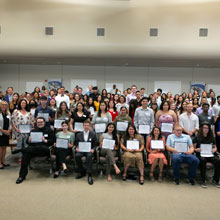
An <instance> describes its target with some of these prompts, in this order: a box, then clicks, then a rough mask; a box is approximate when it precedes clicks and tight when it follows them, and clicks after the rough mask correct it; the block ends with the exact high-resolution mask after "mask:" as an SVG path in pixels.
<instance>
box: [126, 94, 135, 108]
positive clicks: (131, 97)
mask: <svg viewBox="0 0 220 220" xmlns="http://www.w3.org/2000/svg"><path fill="white" fill-rule="evenodd" d="M132 99H136V93H131V94H129V95H127V97H126V103H127V104H128V105H129V103H130V101H131V100H132Z"/></svg>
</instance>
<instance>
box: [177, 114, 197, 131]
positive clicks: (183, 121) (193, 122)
mask: <svg viewBox="0 0 220 220" xmlns="http://www.w3.org/2000/svg"><path fill="white" fill-rule="evenodd" d="M179 123H180V125H181V126H182V127H183V128H185V129H186V130H188V131H193V130H194V129H195V128H196V129H197V130H199V118H198V116H197V115H195V114H193V113H191V115H190V117H189V116H188V115H187V112H184V113H183V114H181V115H180V117H179Z"/></svg>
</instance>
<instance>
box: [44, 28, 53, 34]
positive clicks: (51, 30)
mask: <svg viewBox="0 0 220 220" xmlns="http://www.w3.org/2000/svg"><path fill="white" fill-rule="evenodd" d="M45 35H53V27H45Z"/></svg>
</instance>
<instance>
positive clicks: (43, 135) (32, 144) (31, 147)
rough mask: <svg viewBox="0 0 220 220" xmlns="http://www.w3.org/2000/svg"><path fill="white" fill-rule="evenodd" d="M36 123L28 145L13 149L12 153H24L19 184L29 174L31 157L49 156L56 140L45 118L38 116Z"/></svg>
mask: <svg viewBox="0 0 220 220" xmlns="http://www.w3.org/2000/svg"><path fill="white" fill-rule="evenodd" d="M36 123H37V126H36V128H35V129H34V130H32V131H31V133H30V136H29V137H28V140H27V144H28V147H27V148H24V149H16V150H14V151H12V154H16V153H19V152H22V153H23V157H22V163H21V169H20V172H19V177H18V179H17V181H16V183H17V184H19V183H22V182H23V181H24V180H25V178H26V176H27V174H28V164H29V163H30V160H31V158H33V157H43V156H49V155H50V150H49V147H50V146H51V145H53V144H54V142H55V136H54V133H53V131H52V130H51V129H50V128H48V127H46V126H45V119H44V118H41V117H39V118H37V121H36Z"/></svg>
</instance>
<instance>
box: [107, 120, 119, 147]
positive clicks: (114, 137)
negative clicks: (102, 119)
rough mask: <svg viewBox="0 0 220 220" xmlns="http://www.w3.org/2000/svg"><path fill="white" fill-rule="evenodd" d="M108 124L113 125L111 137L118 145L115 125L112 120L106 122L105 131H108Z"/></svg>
mask: <svg viewBox="0 0 220 220" xmlns="http://www.w3.org/2000/svg"><path fill="white" fill-rule="evenodd" d="M110 125H113V127H114V130H113V131H112V138H113V140H115V144H116V145H118V137H117V131H116V126H115V124H114V123H112V122H110V123H108V125H107V126H106V129H105V133H107V132H108V127H109V126H110Z"/></svg>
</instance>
